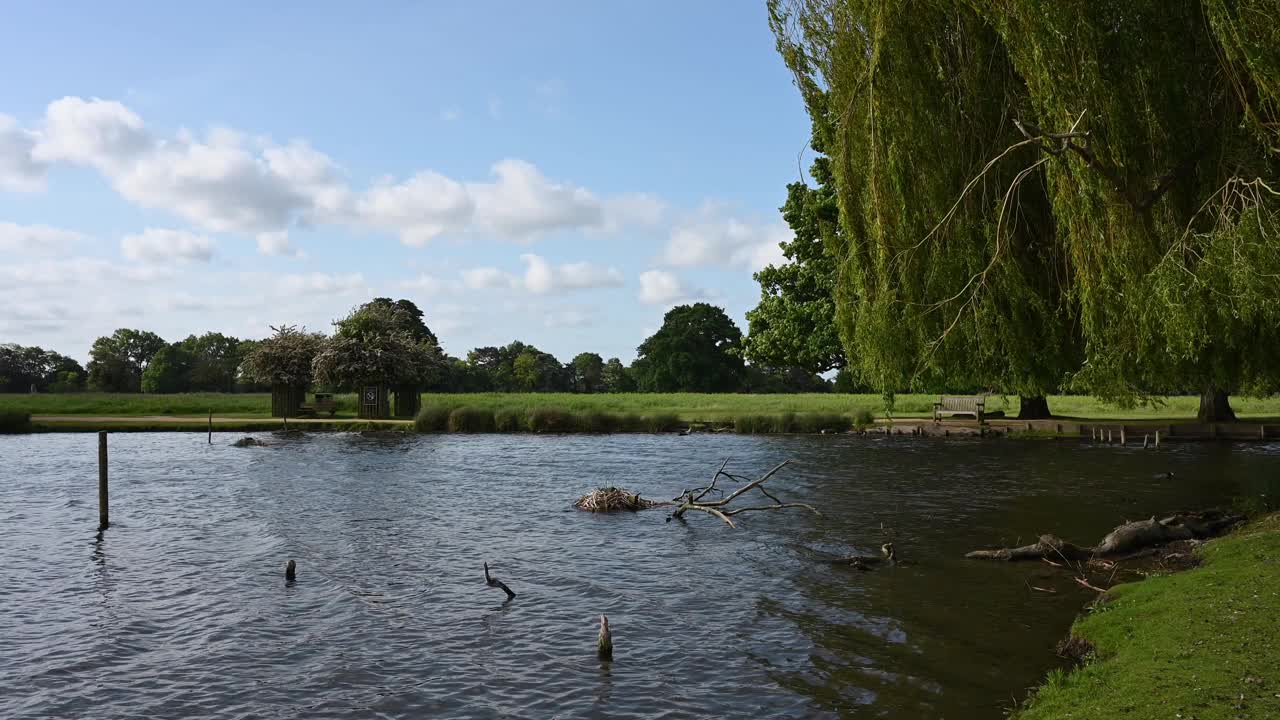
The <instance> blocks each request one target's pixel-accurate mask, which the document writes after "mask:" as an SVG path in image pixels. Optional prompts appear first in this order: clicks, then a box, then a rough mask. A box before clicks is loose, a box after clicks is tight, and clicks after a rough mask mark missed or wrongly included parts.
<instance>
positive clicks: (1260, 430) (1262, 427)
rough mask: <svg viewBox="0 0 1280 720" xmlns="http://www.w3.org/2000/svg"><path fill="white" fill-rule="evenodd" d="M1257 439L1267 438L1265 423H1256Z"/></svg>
mask: <svg viewBox="0 0 1280 720" xmlns="http://www.w3.org/2000/svg"><path fill="white" fill-rule="evenodd" d="M1258 439H1259V440H1266V439H1267V426H1266V424H1265V423H1262V424H1260V425H1258Z"/></svg>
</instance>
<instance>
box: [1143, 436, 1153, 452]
mask: <svg viewBox="0 0 1280 720" xmlns="http://www.w3.org/2000/svg"><path fill="white" fill-rule="evenodd" d="M1150 437H1151V436H1150V435H1146V434H1143V436H1142V449H1143V450H1146V449H1147V439H1148V438H1150Z"/></svg>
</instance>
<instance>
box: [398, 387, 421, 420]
mask: <svg viewBox="0 0 1280 720" xmlns="http://www.w3.org/2000/svg"><path fill="white" fill-rule="evenodd" d="M391 392H393V393H395V396H396V401H395V417H398V418H412V417H416V416H417V415H418V411H419V410H421V409H422V390H421V388H419V387H418V386H417V385H397V386H395V387H394V388H392V390H391Z"/></svg>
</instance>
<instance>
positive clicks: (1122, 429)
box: [1120, 425, 1124, 447]
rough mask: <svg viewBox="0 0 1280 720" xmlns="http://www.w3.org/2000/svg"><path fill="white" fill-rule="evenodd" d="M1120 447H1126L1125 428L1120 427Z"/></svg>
mask: <svg viewBox="0 0 1280 720" xmlns="http://www.w3.org/2000/svg"><path fill="white" fill-rule="evenodd" d="M1120 447H1124V426H1123V425H1121V426H1120Z"/></svg>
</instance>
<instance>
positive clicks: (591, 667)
mask: <svg viewBox="0 0 1280 720" xmlns="http://www.w3.org/2000/svg"><path fill="white" fill-rule="evenodd" d="M231 439H232V438H229V437H223V438H219V440H220V441H221V442H219V443H218V444H216V445H214V446H208V445H206V444H204V438H203V436H199V437H198V438H197V436H195V435H182V434H156V435H144V434H139V435H133V434H122V435H113V436H112V439H111V443H112V456H111V457H112V516H113V525H112V527H111V528H110V529H109V530H107V531H106V533H105V534H104V535H103V536H102V537H101V538H100V539H95V534H96V507H95V505H96V502H95V500H96V498H95V494H96V477H97V474H96V468H95V466H94V462H95V461H96V454H95V447H94V443H95V441H96V438H94V437H93V436H91V435H47V436H28V437H12V438H11V437H6V438H0V453H2V454H3V457H5V458H6V462H5V464H4V466H3V470H0V537H2V540H0V544H2V546H3V547H4V548H5V555H6V558H5V563H4V564H3V566H2V569H0V606H2V607H4V608H5V611H4V613H3V614H0V637H3V638H5V641H4V652H3V653H0V716H3V717H7V718H8V717H20V718H36V717H85V716H93V717H98V718H103V717H119V718H124V717H144V716H145V717H151V718H168V717H172V718H179V717H191V716H225V717H244V716H253V717H263V716H266V717H297V718H324V717H335V718H336V717H344V718H345V717H369V716H375V715H380V716H387V717H469V718H470V717H474V718H487V717H530V718H545V717H604V716H608V717H618V718H627V717H631V718H651V717H671V718H676V717H743V716H756V717H797V718H799V717H806V718H807V717H854V716H861V715H868V716H870V715H875V716H879V717H888V718H916V717H939V718H992V717H999V716H1000V713H1001V710H1002V709H1003V708H1005V707H1008V706H1009V705H1010V704H1011V702H1012V701H1013V699H1015V698H1021V697H1023V696H1024V695H1025V690H1026V688H1028V687H1030V686H1033V685H1035V684H1036V683H1037V682H1038V680H1039V679H1040V678H1041V677H1042V676H1043V674H1044V672H1045V671H1046V670H1047V669H1048V668H1050V667H1052V666H1053V665H1054V664H1055V659H1054V657H1053V654H1052V648H1053V645H1054V643H1055V641H1056V640H1058V639H1059V638H1060V637H1061V636H1062V634H1063V633H1064V632H1065V630H1066V628H1067V627H1068V625H1069V624H1070V621H1071V619H1072V617H1073V616H1074V615H1075V613H1076V612H1078V610H1079V608H1080V607H1081V605H1082V604H1083V602H1084V601H1085V600H1086V599H1087V598H1088V594H1087V593H1086V592H1084V591H1079V590H1077V589H1073V588H1072V587H1071V586H1070V584H1069V583H1067V584H1059V586H1058V587H1060V589H1061V591H1060V592H1058V593H1057V594H1044V593H1036V592H1032V591H1031V590H1030V589H1029V586H1030V585H1045V584H1052V583H1054V582H1057V581H1059V580H1061V578H1055V577H1052V576H1051V571H1050V570H1049V569H1046V568H1045V567H1043V566H1035V565H1019V564H1002V563H981V562H972V561H966V560H964V558H963V557H962V556H963V554H964V552H965V551H967V550H969V549H972V548H974V547H978V546H983V545H988V544H993V543H1000V544H1022V543H1023V542H1026V541H1028V540H1029V539H1030V538H1033V537H1035V536H1036V535H1038V534H1039V533H1041V532H1053V533H1055V534H1058V535H1061V536H1063V537H1066V538H1069V539H1073V540H1076V541H1078V542H1082V543H1089V542H1092V541H1094V540H1096V539H1097V538H1098V537H1100V536H1101V534H1103V533H1104V532H1105V531H1106V530H1108V529H1109V528H1110V527H1111V526H1113V525H1115V524H1117V523H1119V522H1121V521H1123V520H1126V519H1135V518H1139V517H1142V516H1147V515H1150V514H1152V513H1155V512H1162V511H1166V510H1171V509H1177V508H1184V507H1203V506H1206V505H1210V504H1215V503H1222V502H1226V501H1227V500H1228V499H1229V498H1230V497H1232V496H1234V495H1237V494H1240V493H1245V494H1262V493H1267V494H1270V495H1272V496H1273V497H1274V496H1275V494H1276V492H1277V491H1278V490H1280V488H1277V487H1276V483H1277V482H1280V481H1278V480H1277V478H1280V472H1277V469H1280V446H1278V445H1272V446H1257V445H1255V446H1251V447H1247V448H1246V447H1235V448H1232V447H1229V446H1207V445H1205V446H1171V447H1169V448H1167V449H1165V448H1162V449H1161V450H1160V451H1159V452H1153V451H1145V452H1144V451H1142V450H1138V449H1132V448H1130V449H1121V448H1116V447H1100V446H1087V445H1077V444H1074V443H1040V442H1001V441H990V442H973V441H941V440H939V441H924V440H914V441H911V440H904V439H884V438H877V439H862V438H854V437H844V436H840V437H831V436H825V437H738V436H721V435H714V436H713V435H706V436H697V435H695V436H691V437H683V438H682V437H674V436H671V437H668V436H611V437H584V436H577V437H545V436H536V437H535V436H486V437H463V436H405V435H376V434H375V435H337V434H333V435H292V436H288V437H285V436H275V437H272V438H271V440H272V442H273V443H275V445H274V446H273V447H268V448H244V449H237V448H231V447H229V446H228V443H229V442H230V440H231ZM197 440H198V441H197ZM726 456H727V457H732V458H733V465H732V467H734V468H736V469H737V470H739V471H742V472H746V473H755V472H758V471H762V470H764V469H766V468H768V467H770V466H771V465H773V464H775V463H777V462H778V461H780V460H782V459H784V458H787V457H791V458H795V459H796V461H797V462H796V463H795V465H794V467H791V468H788V469H787V470H786V471H784V472H783V474H781V475H780V476H778V478H777V479H776V480H775V481H772V483H773V484H775V486H776V491H777V492H779V493H782V494H783V495H784V497H786V498H794V499H797V500H801V499H802V500H804V501H806V502H812V503H814V504H817V505H819V506H820V507H821V508H822V510H823V515H822V516H821V517H818V516H813V515H810V514H807V513H802V512H795V513H789V512H770V513H758V514H752V515H748V516H746V517H743V518H741V519H742V520H743V522H741V523H740V528H739V529H737V530H731V529H729V528H727V527H725V526H723V524H721V523H719V522H718V521H716V520H715V519H714V518H711V517H695V518H690V519H689V522H687V523H683V524H682V523H665V522H664V515H663V513H662V511H649V512H646V513H640V514H636V515H630V514H628V515H611V516H604V515H589V514H585V513H580V512H578V511H576V510H574V509H572V507H571V503H572V501H573V500H574V499H575V498H576V497H577V496H578V495H579V494H581V493H583V492H585V491H587V490H589V489H590V488H592V487H594V486H597V485H601V484H614V483H616V484H622V485H626V486H627V487H630V488H633V489H635V490H638V491H640V492H641V493H643V494H644V495H646V496H649V497H659V498H666V497H671V496H672V495H674V494H675V493H676V492H678V491H679V490H680V489H681V488H682V487H684V486H686V485H692V484H696V483H701V482H704V481H705V479H706V478H707V477H709V475H710V473H711V471H712V470H713V469H714V464H715V463H716V462H717V461H718V460H719V459H722V458H724V457H726ZM1168 470H1173V471H1175V476H1176V478H1177V479H1176V480H1155V479H1153V475H1154V474H1155V473H1157V472H1163V471H1168ZM886 539H891V540H892V541H893V542H894V544H895V546H896V548H897V551H898V554H899V556H900V557H903V558H906V559H909V560H911V561H913V564H912V565H910V566H907V567H895V568H881V569H878V570H876V571H874V572H865V573H864V572H857V571H855V570H852V569H849V568H842V567H837V566H832V565H830V564H829V563H827V562H826V561H825V558H826V557H828V556H829V555H831V554H833V553H834V554H849V553H853V552H862V553H874V552H876V549H877V548H878V547H879V545H880V544H881V543H882V542H884V541H885V540H886ZM289 558H296V559H297V561H298V575H297V580H296V582H293V583H286V582H285V579H284V577H283V574H284V573H283V566H284V563H285V561H286V560H287V559H289ZM485 562H488V563H489V564H490V566H491V568H492V569H493V572H494V574H495V575H496V576H497V577H499V578H501V579H502V580H503V581H504V582H506V583H508V584H509V585H511V587H512V589H513V590H515V591H516V592H517V593H518V597H517V598H516V599H515V600H514V601H513V602H510V603H504V602H503V599H504V598H505V595H504V594H503V593H502V592H501V591H500V590H496V589H494V588H490V587H488V586H487V585H486V584H485V582H484V576H483V570H482V564H483V563H485ZM1046 575H1050V576H1049V577H1046ZM601 613H605V614H607V615H608V616H609V619H610V623H611V625H612V627H613V633H614V644H615V648H616V650H615V660H614V661H613V662H612V663H609V662H602V661H600V660H599V659H597V657H596V653H595V639H596V630H597V625H598V618H599V615H600V614H601Z"/></svg>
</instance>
